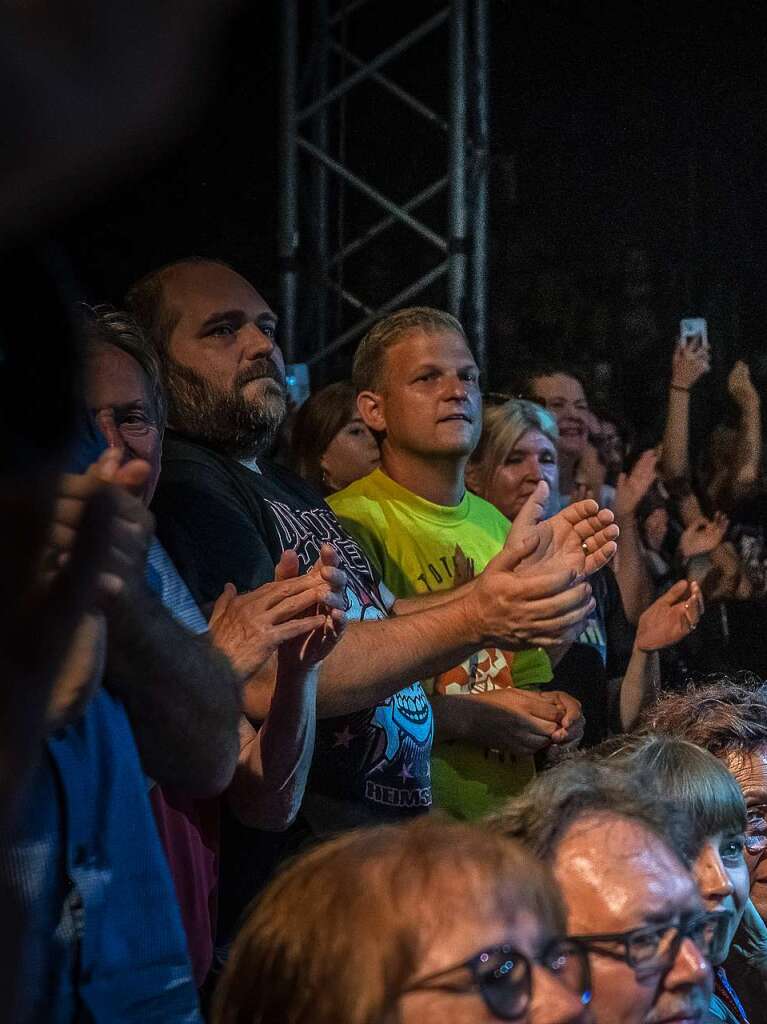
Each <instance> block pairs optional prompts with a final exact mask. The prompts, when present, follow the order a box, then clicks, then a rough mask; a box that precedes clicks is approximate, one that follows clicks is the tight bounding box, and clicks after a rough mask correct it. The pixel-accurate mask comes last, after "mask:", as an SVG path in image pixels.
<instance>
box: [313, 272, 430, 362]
mask: <svg viewBox="0 0 767 1024" xmlns="http://www.w3.org/2000/svg"><path fill="white" fill-rule="evenodd" d="M447 268H448V261H447V260H444V261H443V262H442V263H439V264H438V265H437V266H436V267H434V268H432V270H430V271H428V273H426V274H424V275H423V276H422V277H419V278H418V280H417V281H414V282H413V283H412V284H409V285H408V286H407V288H403V289H402V291H401V292H397V294H396V295H393V296H392V297H391V298H390V299H388V300H387V301H386V302H384V303H383V305H381V306H379V307H378V309H377V310H375V311H374V312H373V313H371V314H370V315H369V316H366V317H364V318H363V319H362V320H358V321H357V323H356V324H353V325H352V326H351V327H350V328H349V329H348V330H346V331H344V333H343V334H339V336H338V337H337V338H334V339H333V341H331V343H330V344H329V345H326V347H325V348H323V349H320V351H319V352H315V353H314V354H313V355H311V356H309V358H308V359H307V360H306V362H307V363H308V364H309V365H310V366H312V365H313V364H314V363H318V362H319V361H320V360H321V359H324V358H325V356H329V355H330V354H331V352H335V351H337V350H338V349H339V348H343V346H344V345H348V343H349V342H350V341H353V340H354V339H355V338H357V337H359V335H360V334H362V332H363V331H366V330H367V329H368V327H371V326H372V325H373V324H374V323H375V322H376V320H377V319H378V318H379V317H380V316H383V315H384V314H385V313H390V312H391V311H392V310H393V309H395V308H396V307H397V306H401V305H402V303H403V302H407V301H408V300H409V299H411V298H412V297H413V296H414V295H417V294H418V293H419V292H421V291H424V289H426V288H428V287H429V285H430V284H432V283H433V282H434V281H436V280H437V279H438V278H440V277H443V276H444V275H445V274H446V273H447Z"/></svg>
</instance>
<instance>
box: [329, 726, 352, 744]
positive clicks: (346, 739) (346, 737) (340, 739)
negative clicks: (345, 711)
mask: <svg viewBox="0 0 767 1024" xmlns="http://www.w3.org/2000/svg"><path fill="white" fill-rule="evenodd" d="M333 735H334V736H335V743H334V744H333V746H334V747H346V749H347V750H348V749H349V744H350V743H351V741H352V740H353V739H354V733H353V732H352V731H351V729H350V728H349V726H348V725H345V726H344V729H343V732H334V733H333Z"/></svg>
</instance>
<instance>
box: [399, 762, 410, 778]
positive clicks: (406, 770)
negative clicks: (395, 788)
mask: <svg viewBox="0 0 767 1024" xmlns="http://www.w3.org/2000/svg"><path fill="white" fill-rule="evenodd" d="M412 768H413V764H412V762H411V763H410V764H403V765H402V771H401V772H399V777H400V778H401V779H402V781H403V782H407V780H408V779H412V778H413V772H412Z"/></svg>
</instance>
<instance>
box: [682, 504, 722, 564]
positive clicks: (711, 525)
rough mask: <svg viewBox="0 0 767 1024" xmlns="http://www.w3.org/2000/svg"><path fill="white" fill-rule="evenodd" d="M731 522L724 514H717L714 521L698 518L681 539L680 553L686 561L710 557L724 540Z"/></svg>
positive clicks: (703, 517)
mask: <svg viewBox="0 0 767 1024" xmlns="http://www.w3.org/2000/svg"><path fill="white" fill-rule="evenodd" d="M729 526H730V520H729V519H728V518H727V516H726V515H725V514H724V513H723V512H715V513H714V518H713V519H707V518H706V517H705V516H698V517H697V518H696V519H694V520H693V521H692V522H691V523H690V525H689V526H688V527H687V529H686V530H685V531H684V533H683V534H682V536H681V537H680V538H679V552H680V554H681V555H682V558H684V559H685V560H686V559H688V558H693V557H694V556H695V555H708V554H710V553H711V552H712V551H713V550H714V549H715V548H718V547H719V545H720V544H721V543H722V541H723V540H724V537H725V534H726V533H727V530H728V528H729Z"/></svg>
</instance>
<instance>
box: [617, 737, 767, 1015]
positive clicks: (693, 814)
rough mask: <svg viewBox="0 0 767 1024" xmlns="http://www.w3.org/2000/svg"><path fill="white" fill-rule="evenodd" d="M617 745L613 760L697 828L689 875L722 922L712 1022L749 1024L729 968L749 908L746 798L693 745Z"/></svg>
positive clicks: (649, 740)
mask: <svg viewBox="0 0 767 1024" xmlns="http://www.w3.org/2000/svg"><path fill="white" fill-rule="evenodd" d="M613 742H614V743H615V744H617V747H616V748H615V749H613V750H612V752H611V753H609V754H608V755H607V756H608V761H610V762H613V763H618V764H621V765H622V766H623V767H624V768H628V769H629V770H630V771H631V772H632V773H634V772H636V773H637V774H644V775H645V777H647V778H649V779H652V780H653V781H654V782H655V785H656V786H657V789H658V793H659V794H660V795H661V796H662V797H663V798H664V799H666V800H668V801H669V802H670V803H671V804H672V806H673V807H675V808H676V809H677V811H678V812H679V813H680V814H683V815H685V816H686V817H687V818H688V819H689V821H690V822H691V824H692V839H693V843H694V848H693V849H691V850H689V855H690V870H691V872H692V875H693V877H694V879H695V881H696V882H697V885H698V889H699V890H700V894H701V897H702V899H703V903H704V905H705V907H706V910H707V911H708V912H710V913H716V914H717V915H718V927H717V928H716V929H715V934H714V937H713V940H712V942H711V944H710V948H709V950H708V958H709V960H710V961H711V964H712V966H713V968H714V986H715V987H714V995H713V996H712V1000H711V1003H710V1005H709V1016H710V1019H711V1020H712V1021H725V1022H726V1024H749V1018H748V1016H747V1014H746V1010H745V1009H744V1006H743V1003H742V1002H741V999H740V998H739V996H738V994H737V992H736V991H735V988H734V987H733V985H732V983H731V980H730V979H729V978H728V976H727V973H726V971H725V966H724V964H725V961H726V960H727V957H728V955H729V953H730V948H731V947H732V943H733V940H734V938H735V933H736V931H737V929H738V927H739V925H740V923H741V920H742V918H743V914H744V912H745V910H746V905H747V902H748V891H749V875H748V865H747V863H746V857H745V851H746V827H747V820H746V805H745V802H744V800H743V794H742V793H741V791H740V788H739V787H738V784H737V782H736V781H735V779H734V778H733V777H732V775H731V774H730V773H729V772H728V771H727V769H726V768H725V767H724V765H723V764H722V763H721V761H719V760H717V758H715V757H714V756H713V754H709V753H708V751H706V750H703V748H702V747H698V746H696V745H695V744H694V743H689V742H687V741H686V740H682V739H675V738H672V737H668V736H654V735H649V736H637V737H624V738H623V739H622V740H621V739H618V740H616V741H613ZM765 995H767V993H765Z"/></svg>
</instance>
